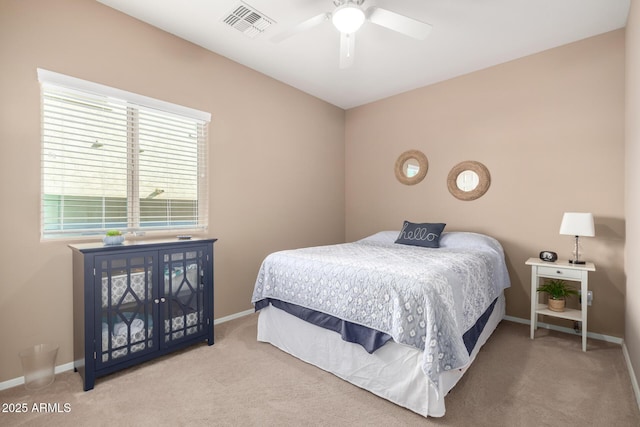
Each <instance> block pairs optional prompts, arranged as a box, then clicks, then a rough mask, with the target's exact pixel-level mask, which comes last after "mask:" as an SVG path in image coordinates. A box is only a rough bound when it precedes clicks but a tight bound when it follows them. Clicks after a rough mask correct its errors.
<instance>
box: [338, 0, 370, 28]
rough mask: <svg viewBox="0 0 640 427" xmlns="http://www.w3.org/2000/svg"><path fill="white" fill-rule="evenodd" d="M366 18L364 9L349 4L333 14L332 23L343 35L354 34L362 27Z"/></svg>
mask: <svg viewBox="0 0 640 427" xmlns="http://www.w3.org/2000/svg"><path fill="white" fill-rule="evenodd" d="M364 18H365V17H364V12H363V11H362V9H360V8H359V7H358V6H356V5H354V4H350V3H347V4H345V5H342V6H340V7H338V8H337V9H336V10H335V11H334V12H333V16H332V18H331V21H332V22H333V25H334V26H335V27H336V28H337V29H338V31H340V32H341V33H346V34H353V33H355V32H356V31H358V29H359V28H360V27H361V26H362V24H363V23H364Z"/></svg>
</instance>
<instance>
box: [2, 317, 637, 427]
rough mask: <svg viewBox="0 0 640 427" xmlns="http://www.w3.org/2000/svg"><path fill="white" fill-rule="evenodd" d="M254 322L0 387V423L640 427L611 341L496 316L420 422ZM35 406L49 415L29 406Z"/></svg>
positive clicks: (617, 350)
mask: <svg viewBox="0 0 640 427" xmlns="http://www.w3.org/2000/svg"><path fill="white" fill-rule="evenodd" d="M256 323H257V315H251V316H247V317H243V318H240V319H236V320H233V321H230V322H227V323H224V324H221V325H218V326H216V329H215V335H216V344H215V345H214V346H212V347H208V346H206V344H202V345H196V346H194V347H191V348H189V349H187V350H184V351H181V352H178V353H174V354H172V355H169V356H166V357H163V358H161V359H157V360H155V361H151V362H147V363H146V364H143V365H141V366H138V367H135V368H131V369H128V370H126V371H122V372H119V373H117V374H114V375H110V376H107V377H103V378H100V379H98V380H97V382H96V387H95V389H94V390H92V391H89V392H83V391H82V383H81V379H80V376H79V375H78V374H77V373H74V372H72V371H70V372H65V373H63V374H59V375H57V376H56V380H55V382H54V383H53V384H51V385H50V386H48V387H46V388H44V389H42V390H38V391H35V392H29V391H27V390H26V389H25V388H24V387H23V386H18V387H14V388H12V389H10V390H4V391H2V392H0V403H1V404H2V405H3V406H2V409H3V411H2V412H0V425H2V426H21V425H24V426H113V425H118V426H158V425H171V426H201V425H202V426H204V425H206V426H288V425H291V426H343V425H344V426H378V425H380V426H414V425H415V426H418V425H420V426H425V425H436V426H474V427H475V426H510V427H511V426H536V427H537V426H616V427H625V426H630V427H631V426H634V427H638V426H640V411H639V410H638V406H637V404H636V401H635V398H634V396H633V391H632V387H631V382H630V379H629V374H628V371H627V368H626V365H625V362H624V358H623V355H622V350H621V348H620V346H618V345H615V344H608V343H605V342H601V341H597V340H589V346H588V351H587V352H586V353H585V352H582V351H581V341H580V337H579V336H571V335H568V334H562V333H557V332H553V331H548V330H544V329H541V330H539V331H538V332H537V335H536V339H535V340H530V339H529V329H528V326H526V325H521V324H516V323H512V322H508V321H503V322H502V323H501V324H500V325H499V326H498V329H497V330H496V332H495V333H494V335H493V337H492V338H491V339H490V340H489V342H488V343H487V344H486V345H485V347H484V348H483V349H482V351H481V352H480V353H479V355H478V357H477V359H476V362H475V363H474V365H473V366H472V367H471V368H470V369H469V371H468V372H467V374H466V375H465V377H463V378H462V380H461V381H460V383H458V385H457V386H456V387H455V388H454V389H453V390H452V391H451V392H450V393H449V395H448V396H447V399H446V402H447V403H446V404H447V414H446V415H445V416H444V417H443V418H428V419H427V418H423V417H421V416H419V415H417V414H415V413H413V412H411V411H409V410H406V409H403V408H401V407H399V406H396V405H394V404H392V403H390V402H387V401H386V400H383V399H381V398H379V397H376V396H374V395H373V394H371V393H369V392H366V391H364V390H361V389H359V388H357V387H355V386H352V385H351V384H349V383H347V382H345V381H343V380H341V379H339V378H337V377H335V376H333V375H331V374H328V373H326V372H324V371H321V370H320V369H318V368H315V367H313V366H311V365H308V364H306V363H304V362H301V361H299V360H297V359H295V358H293V357H291V356H289V355H288V354H286V353H283V352H282V351H280V350H278V349H276V348H275V347H273V346H271V345H269V344H264V343H259V342H257V341H256ZM41 403H44V404H49V405H48V410H47V405H45V406H43V407H42V408H43V409H45V411H44V412H38V411H35V410H34V404H35V407H36V408H40V404H41ZM9 404H26V405H25V406H26V407H27V412H26V413H8V412H6V411H7V410H8V407H9ZM56 404H57V405H56ZM56 407H57V408H59V411H60V412H57V411H55V410H56ZM52 409H53V410H54V411H55V412H51V410H52ZM67 409H68V411H67Z"/></svg>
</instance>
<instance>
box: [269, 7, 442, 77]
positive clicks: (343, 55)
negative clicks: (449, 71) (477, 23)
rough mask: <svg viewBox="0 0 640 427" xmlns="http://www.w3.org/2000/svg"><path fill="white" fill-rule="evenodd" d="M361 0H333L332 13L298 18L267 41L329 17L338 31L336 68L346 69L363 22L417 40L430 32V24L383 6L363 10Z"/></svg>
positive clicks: (303, 28) (277, 39)
mask: <svg viewBox="0 0 640 427" xmlns="http://www.w3.org/2000/svg"><path fill="white" fill-rule="evenodd" d="M364 2H365V0H334V1H333V4H334V5H335V6H336V8H335V9H334V10H333V11H332V12H325V13H321V14H320V15H317V16H314V17H313V18H309V19H307V20H305V21H302V22H301V23H299V24H298V25H296V26H295V27H293V28H290V29H289V30H287V31H284V32H282V33H280V34H277V35H275V36H274V37H272V38H271V40H272V41H274V42H276V43H278V42H281V41H283V40H285V39H287V38H289V37H291V36H293V35H295V34H298V33H300V32H302V31H306V30H309V29H311V28H313V27H315V26H317V25H320V24H322V23H324V22H325V21H328V20H331V21H332V22H333V25H334V26H335V27H336V28H337V29H338V31H340V68H347V67H350V66H351V65H352V64H353V58H354V48H355V34H356V31H358V29H360V27H361V26H362V24H364V22H365V21H369V22H372V23H374V24H376V25H379V26H381V27H384V28H388V29H390V30H393V31H397V32H399V33H401V34H404V35H406V36H409V37H413V38H415V39H418V40H424V39H426V38H427V35H429V32H430V31H431V25H430V24H427V23H424V22H421V21H418V20H416V19H413V18H409V17H408V16H404V15H400V14H399V13H396V12H392V11H390V10H387V9H382V8H380V7H376V6H371V7H369V8H368V9H366V10H365V9H363V8H362V4H363V3H364Z"/></svg>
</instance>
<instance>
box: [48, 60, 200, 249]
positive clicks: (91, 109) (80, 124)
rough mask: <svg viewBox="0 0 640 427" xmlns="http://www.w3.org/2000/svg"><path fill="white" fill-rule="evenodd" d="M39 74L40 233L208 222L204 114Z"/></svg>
mask: <svg viewBox="0 0 640 427" xmlns="http://www.w3.org/2000/svg"><path fill="white" fill-rule="evenodd" d="M38 77H39V80H40V82H41V88H42V90H41V93H42V202H41V206H42V236H43V238H45V239H46V238H53V237H62V236H65V235H66V236H79V235H90V234H102V233H104V231H105V230H108V229H119V230H122V231H134V232H135V231H141V230H182V231H184V230H185V229H193V230H202V229H205V228H206V226H207V222H208V219H207V206H208V197H207V194H208V191H207V169H206V167H207V145H206V140H207V126H208V122H209V121H210V115H209V114H208V113H203V112H200V111H197V110H192V109H189V108H186V107H182V106H178V105H174V104H169V103H166V102H163V101H159V100H155V99H151V98H146V97H143V96H140V95H136V94H132V93H129V92H125V91H120V90H117V89H113V88H109V87H106V86H102V85H98V84H94V83H90V82H86V81H84V80H79V79H75V78H71V77H67V76H63V75H60V74H57V73H52V72H49V71H46V70H38Z"/></svg>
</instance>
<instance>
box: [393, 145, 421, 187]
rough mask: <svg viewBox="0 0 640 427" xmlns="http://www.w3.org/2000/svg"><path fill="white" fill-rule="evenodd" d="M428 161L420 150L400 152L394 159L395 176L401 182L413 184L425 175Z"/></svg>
mask: <svg viewBox="0 0 640 427" xmlns="http://www.w3.org/2000/svg"><path fill="white" fill-rule="evenodd" d="M428 169H429V161H428V160H427V156H425V155H424V154H423V153H422V152H421V151H418V150H409V151H405V152H404V153H402V154H400V156H399V157H398V160H396V166H395V172H396V178H397V179H398V181H400V182H401V183H403V184H406V185H414V184H417V183H419V182H420V181H422V180H423V179H424V177H425V176H427V170H428Z"/></svg>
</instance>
